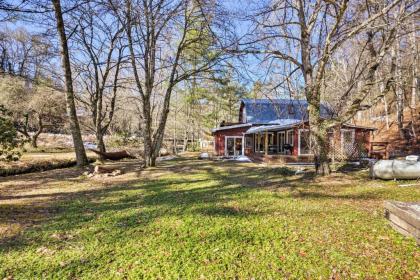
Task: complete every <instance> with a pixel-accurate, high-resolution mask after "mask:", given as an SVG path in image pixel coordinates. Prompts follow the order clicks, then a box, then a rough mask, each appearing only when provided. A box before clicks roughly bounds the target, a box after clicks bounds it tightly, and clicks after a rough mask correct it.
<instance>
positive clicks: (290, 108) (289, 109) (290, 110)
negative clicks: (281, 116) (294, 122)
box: [287, 104, 295, 115]
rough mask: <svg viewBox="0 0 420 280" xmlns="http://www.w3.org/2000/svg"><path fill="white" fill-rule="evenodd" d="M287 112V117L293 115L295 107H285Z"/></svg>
mask: <svg viewBox="0 0 420 280" xmlns="http://www.w3.org/2000/svg"><path fill="white" fill-rule="evenodd" d="M287 110H288V111H289V115H294V114H295V106H293V105H291V104H289V106H288V107H287Z"/></svg>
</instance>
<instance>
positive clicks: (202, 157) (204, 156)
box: [198, 153, 210, 159]
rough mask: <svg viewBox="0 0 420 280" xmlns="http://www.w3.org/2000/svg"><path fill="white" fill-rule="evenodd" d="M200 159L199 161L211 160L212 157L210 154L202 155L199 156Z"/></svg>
mask: <svg viewBox="0 0 420 280" xmlns="http://www.w3.org/2000/svg"><path fill="white" fill-rule="evenodd" d="M198 158H199V159H209V158H210V155H209V154H208V153H201V154H200V155H199V156H198Z"/></svg>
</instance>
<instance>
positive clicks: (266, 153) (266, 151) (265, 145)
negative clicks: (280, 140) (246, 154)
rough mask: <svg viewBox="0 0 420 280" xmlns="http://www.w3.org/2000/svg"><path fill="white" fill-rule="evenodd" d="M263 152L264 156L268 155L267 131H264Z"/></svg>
mask: <svg viewBox="0 0 420 280" xmlns="http://www.w3.org/2000/svg"><path fill="white" fill-rule="evenodd" d="M264 151H265V155H268V130H266V131H265V139H264Z"/></svg>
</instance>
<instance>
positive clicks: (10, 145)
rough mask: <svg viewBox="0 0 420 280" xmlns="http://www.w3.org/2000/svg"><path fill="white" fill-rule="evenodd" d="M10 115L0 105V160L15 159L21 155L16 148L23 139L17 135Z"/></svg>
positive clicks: (21, 143) (20, 145)
mask: <svg viewBox="0 0 420 280" xmlns="http://www.w3.org/2000/svg"><path fill="white" fill-rule="evenodd" d="M10 117H11V113H10V112H9V111H8V110H7V109H6V108H5V107H4V106H3V105H0V160H6V161H16V160H19V158H20V156H21V153H20V151H19V150H18V149H19V148H20V147H22V145H23V143H24V141H23V140H22V139H21V138H20V137H19V135H18V133H17V131H16V129H15V127H14V126H13V121H12V120H11V118H10Z"/></svg>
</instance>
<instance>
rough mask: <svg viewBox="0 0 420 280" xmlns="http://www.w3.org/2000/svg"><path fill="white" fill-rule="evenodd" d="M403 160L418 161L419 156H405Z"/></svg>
mask: <svg viewBox="0 0 420 280" xmlns="http://www.w3.org/2000/svg"><path fill="white" fill-rule="evenodd" d="M405 160H411V161H418V160H419V156H416V155H410V156H406V157H405Z"/></svg>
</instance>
